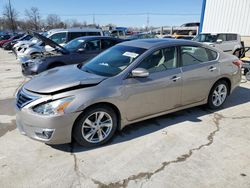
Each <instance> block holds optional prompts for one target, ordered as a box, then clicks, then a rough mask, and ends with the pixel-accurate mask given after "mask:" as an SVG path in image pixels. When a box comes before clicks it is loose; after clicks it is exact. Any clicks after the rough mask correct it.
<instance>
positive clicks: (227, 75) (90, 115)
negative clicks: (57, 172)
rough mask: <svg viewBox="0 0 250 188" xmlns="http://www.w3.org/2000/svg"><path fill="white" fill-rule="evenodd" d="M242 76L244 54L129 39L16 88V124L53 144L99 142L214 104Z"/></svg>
mask: <svg viewBox="0 0 250 188" xmlns="http://www.w3.org/2000/svg"><path fill="white" fill-rule="evenodd" d="M240 80H241V61H239V60H238V59H237V58H236V57H235V56H233V55H228V54H225V53H223V52H220V51H216V49H214V48H212V47H209V46H207V45H205V44H201V43H197V42H193V41H187V40H174V39H145V40H134V41H128V42H124V43H120V44H118V45H116V46H114V47H112V48H109V49H108V50H106V51H104V52H103V53H101V54H100V55H98V56H96V57H95V58H94V59H92V60H90V61H89V62H88V63H86V64H84V65H83V64H79V65H69V66H64V67H60V68H59V67H58V68H54V69H51V70H48V71H46V72H43V73H41V74H40V75H38V76H35V77H34V78H33V79H32V80H30V81H29V82H27V83H26V84H24V85H23V87H21V88H20V89H19V91H18V92H17V94H16V116H17V117H16V123H17V127H18V129H19V130H20V132H21V133H23V134H25V135H27V136H28V137H31V138H33V139H35V140H39V141H42V142H45V143H48V144H62V143H68V142H71V141H72V140H73V139H74V140H76V141H77V142H78V143H79V144H81V145H83V146H96V145H101V144H103V143H105V142H107V141H108V140H109V139H110V138H111V137H112V136H113V135H114V133H115V131H116V130H121V129H123V128H124V127H125V126H126V125H128V124H131V123H134V122H138V121H141V120H145V119H148V118H152V117H156V116H160V115H163V114H167V113H171V112H174V111H177V110H181V109H185V108H190V107H193V106H197V105H202V104H207V105H208V106H209V107H210V108H212V109H217V108H219V107H221V106H222V105H223V103H224V102H225V100H226V98H227V96H228V95H229V94H230V93H231V92H232V91H233V90H234V89H235V87H236V86H237V85H238V84H239V83H240Z"/></svg>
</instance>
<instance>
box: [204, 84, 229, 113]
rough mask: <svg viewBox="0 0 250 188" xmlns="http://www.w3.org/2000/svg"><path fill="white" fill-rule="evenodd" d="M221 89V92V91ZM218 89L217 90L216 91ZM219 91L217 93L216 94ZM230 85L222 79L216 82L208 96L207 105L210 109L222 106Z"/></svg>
mask: <svg viewBox="0 0 250 188" xmlns="http://www.w3.org/2000/svg"><path fill="white" fill-rule="evenodd" d="M220 89H221V91H222V92H221V93H219V92H220V91H219V90H220ZM215 91H216V92H215ZM216 93H217V94H216ZM228 93H229V86H228V83H227V82H226V81H225V80H220V81H218V82H216V83H215V84H214V86H213V87H212V89H211V90H210V93H209V96H208V102H207V105H208V107H209V108H210V109H218V108H221V107H222V105H223V104H224V102H225V101H226V99H227V96H228Z"/></svg>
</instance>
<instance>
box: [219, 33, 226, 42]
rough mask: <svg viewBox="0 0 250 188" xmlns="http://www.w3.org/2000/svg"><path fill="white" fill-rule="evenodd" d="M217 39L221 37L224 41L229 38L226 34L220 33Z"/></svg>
mask: <svg viewBox="0 0 250 188" xmlns="http://www.w3.org/2000/svg"><path fill="white" fill-rule="evenodd" d="M217 39H221V40H222V41H226V40H227V37H226V35H225V34H219V35H218V37H217Z"/></svg>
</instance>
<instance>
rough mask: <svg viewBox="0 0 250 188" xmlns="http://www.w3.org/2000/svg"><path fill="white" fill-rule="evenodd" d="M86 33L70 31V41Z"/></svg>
mask: <svg viewBox="0 0 250 188" xmlns="http://www.w3.org/2000/svg"><path fill="white" fill-rule="evenodd" d="M85 35H86V32H69V33H68V36H69V39H68V41H71V40H73V39H75V38H78V37H82V36H85Z"/></svg>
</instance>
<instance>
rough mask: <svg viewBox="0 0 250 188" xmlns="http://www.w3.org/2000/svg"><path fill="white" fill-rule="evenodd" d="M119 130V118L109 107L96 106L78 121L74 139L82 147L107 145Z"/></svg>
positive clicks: (75, 126) (74, 130)
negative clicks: (117, 129)
mask: <svg viewBox="0 0 250 188" xmlns="http://www.w3.org/2000/svg"><path fill="white" fill-rule="evenodd" d="M116 128H117V116H116V114H115V112H114V110H113V109H112V108H110V107H108V106H96V107H94V108H90V109H88V110H87V111H85V112H84V113H83V114H82V115H81V116H80V117H79V118H78V120H77V121H76V123H75V125H74V129H73V137H74V139H75V140H76V142H77V143H78V144H80V145H82V146H87V147H90V146H98V145H102V144H104V143H106V142H107V141H108V140H110V138H111V137H112V136H113V135H114V133H115V130H116Z"/></svg>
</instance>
